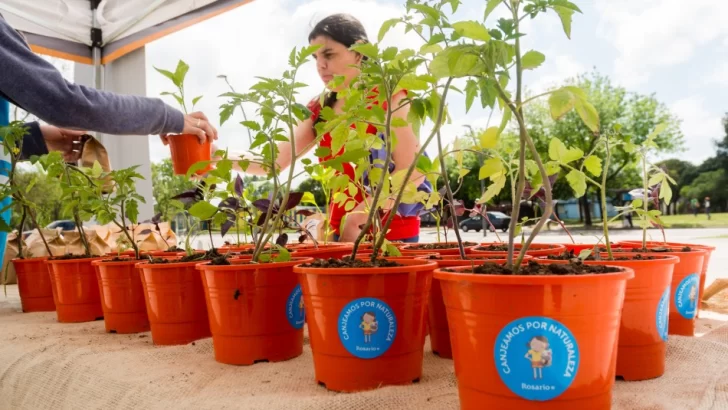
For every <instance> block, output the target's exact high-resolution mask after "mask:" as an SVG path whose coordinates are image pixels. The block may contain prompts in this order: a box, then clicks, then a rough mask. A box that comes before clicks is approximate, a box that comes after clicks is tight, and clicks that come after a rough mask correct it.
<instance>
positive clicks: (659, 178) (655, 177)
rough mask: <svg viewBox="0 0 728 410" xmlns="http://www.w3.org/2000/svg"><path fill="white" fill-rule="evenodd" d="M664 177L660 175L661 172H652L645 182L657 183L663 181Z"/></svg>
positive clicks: (650, 184) (651, 184) (649, 183)
mask: <svg viewBox="0 0 728 410" xmlns="http://www.w3.org/2000/svg"><path fill="white" fill-rule="evenodd" d="M664 180H665V177H664V176H663V175H662V173H657V174H654V175H652V176H651V177H650V180H649V182H648V183H647V184H648V185H649V186H653V185H657V184H659V183H660V182H662V181H664Z"/></svg>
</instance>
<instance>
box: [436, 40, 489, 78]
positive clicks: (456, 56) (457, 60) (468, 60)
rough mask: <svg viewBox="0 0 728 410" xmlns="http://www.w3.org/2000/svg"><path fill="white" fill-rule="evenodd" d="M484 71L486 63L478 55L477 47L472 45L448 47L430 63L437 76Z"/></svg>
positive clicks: (457, 75)
mask: <svg viewBox="0 0 728 410" xmlns="http://www.w3.org/2000/svg"><path fill="white" fill-rule="evenodd" d="M484 71H485V65H484V64H483V62H482V61H481V60H480V58H479V57H478V54H477V49H476V48H474V46H470V45H461V46H454V47H449V48H446V49H445V50H443V51H442V52H440V53H438V54H437V55H436V56H435V58H433V59H432V63H430V73H431V74H432V75H434V76H435V77H437V78H447V77H465V76H469V75H479V74H482V73H483V72H484Z"/></svg>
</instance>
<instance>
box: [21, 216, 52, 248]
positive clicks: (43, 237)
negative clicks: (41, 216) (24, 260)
mask: <svg viewBox="0 0 728 410" xmlns="http://www.w3.org/2000/svg"><path fill="white" fill-rule="evenodd" d="M25 212H26V207H23V222H21V223H20V226H23V223H24V222H25ZM27 212H28V215H30V220H31V221H32V222H33V225H35V227H36V228H38V235H39V236H40V239H41V240H42V241H43V246H44V247H45V248H46V252H48V256H53V253H52V252H51V247H50V246H48V241H47V240H46V238H45V235H43V232H42V230H41V227H40V225H38V220H37V218H36V217H35V212H33V210H32V209H30V207H28V208H27ZM22 234H23V233H22V232H19V235H22ZM22 246H23V245H22V241H21V240H20V236H18V253H20V248H21V247H22Z"/></svg>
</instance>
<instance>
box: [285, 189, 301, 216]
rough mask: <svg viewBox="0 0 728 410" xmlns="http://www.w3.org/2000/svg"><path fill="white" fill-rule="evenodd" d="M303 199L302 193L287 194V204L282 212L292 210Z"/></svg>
mask: <svg viewBox="0 0 728 410" xmlns="http://www.w3.org/2000/svg"><path fill="white" fill-rule="evenodd" d="M302 198H303V192H291V193H290V194H288V202H287V203H286V206H285V207H284V208H283V212H285V211H287V210H289V209H293V208H295V207H296V205H298V204H299V203H301V199H302Z"/></svg>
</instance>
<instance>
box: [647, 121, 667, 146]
mask: <svg viewBox="0 0 728 410" xmlns="http://www.w3.org/2000/svg"><path fill="white" fill-rule="evenodd" d="M665 128H667V124H665V123H664V122H663V123H660V124H657V126H656V127H655V129H654V130H652V132H651V133H650V135H648V136H647V140H648V141H652V140H654V139H655V137H657V136H658V135H660V134H661V133H662V131H665Z"/></svg>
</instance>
